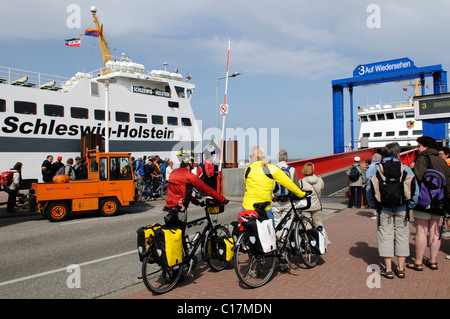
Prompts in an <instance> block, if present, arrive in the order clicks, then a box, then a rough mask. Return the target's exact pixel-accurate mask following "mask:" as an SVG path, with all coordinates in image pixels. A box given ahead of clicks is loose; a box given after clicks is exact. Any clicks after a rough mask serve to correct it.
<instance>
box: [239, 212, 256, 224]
mask: <svg viewBox="0 0 450 319" xmlns="http://www.w3.org/2000/svg"><path fill="white" fill-rule="evenodd" d="M258 217H259V214H258V213H257V212H256V211H254V210H250V209H249V210H243V211H242V212H240V213H239V215H238V218H237V219H238V221H239V222H240V223H247V222H248V220H249V219H251V218H258Z"/></svg>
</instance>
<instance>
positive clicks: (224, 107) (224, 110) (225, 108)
mask: <svg viewBox="0 0 450 319" xmlns="http://www.w3.org/2000/svg"><path fill="white" fill-rule="evenodd" d="M220 113H222V114H223V115H225V114H227V113H228V104H222V105H221V106H220Z"/></svg>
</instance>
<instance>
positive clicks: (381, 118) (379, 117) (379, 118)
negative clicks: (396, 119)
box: [377, 113, 385, 121]
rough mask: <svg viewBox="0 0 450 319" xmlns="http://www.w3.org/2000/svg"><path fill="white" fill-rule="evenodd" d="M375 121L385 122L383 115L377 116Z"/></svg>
mask: <svg viewBox="0 0 450 319" xmlns="http://www.w3.org/2000/svg"><path fill="white" fill-rule="evenodd" d="M377 119H378V121H384V120H385V118H384V114H383V113H382V114H377Z"/></svg>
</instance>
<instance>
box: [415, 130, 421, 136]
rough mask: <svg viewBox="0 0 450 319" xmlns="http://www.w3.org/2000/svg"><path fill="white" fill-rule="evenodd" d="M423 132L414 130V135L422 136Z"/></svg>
mask: <svg viewBox="0 0 450 319" xmlns="http://www.w3.org/2000/svg"><path fill="white" fill-rule="evenodd" d="M422 134H423V133H422V130H414V131H413V135H422Z"/></svg>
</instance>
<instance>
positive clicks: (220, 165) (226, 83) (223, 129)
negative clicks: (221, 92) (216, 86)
mask: <svg viewBox="0 0 450 319" xmlns="http://www.w3.org/2000/svg"><path fill="white" fill-rule="evenodd" d="M230 46H231V39H230V38H228V57H227V75H226V78H225V99H224V102H223V104H227V91H228V71H229V66H230ZM224 134H225V113H224V114H223V119H222V137H221V139H220V161H219V172H222V163H223V139H224Z"/></svg>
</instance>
